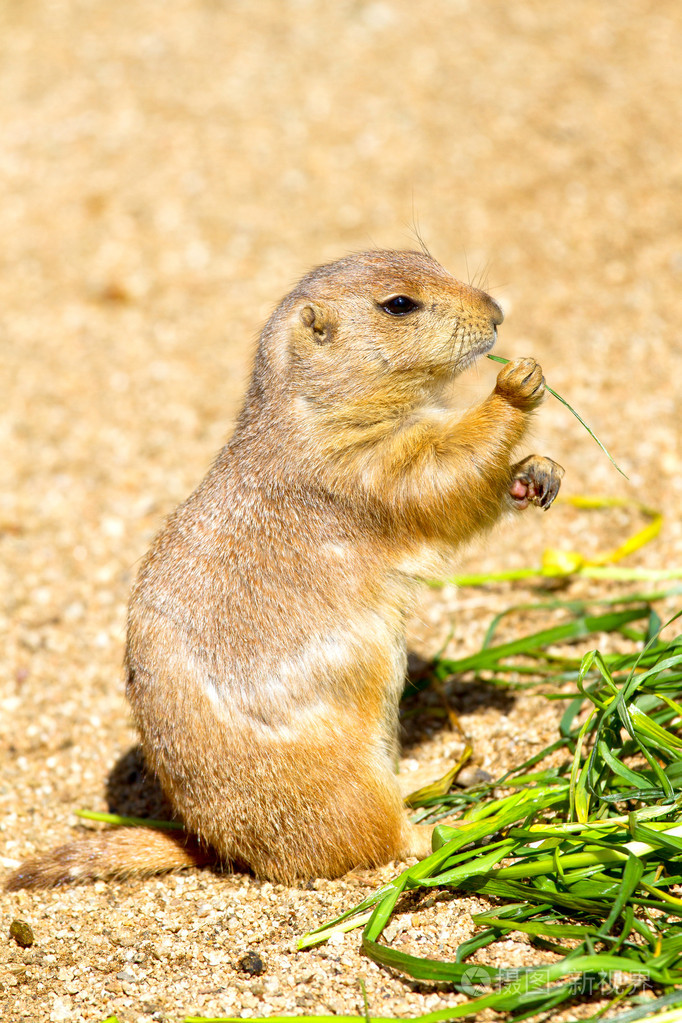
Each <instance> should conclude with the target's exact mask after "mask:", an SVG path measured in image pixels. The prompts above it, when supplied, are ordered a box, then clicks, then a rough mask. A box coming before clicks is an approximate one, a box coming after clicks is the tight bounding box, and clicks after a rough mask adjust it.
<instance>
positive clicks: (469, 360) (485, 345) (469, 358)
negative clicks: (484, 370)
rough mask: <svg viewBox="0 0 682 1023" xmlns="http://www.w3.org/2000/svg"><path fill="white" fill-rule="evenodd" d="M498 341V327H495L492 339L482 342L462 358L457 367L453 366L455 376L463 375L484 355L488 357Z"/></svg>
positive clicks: (456, 364)
mask: <svg viewBox="0 0 682 1023" xmlns="http://www.w3.org/2000/svg"><path fill="white" fill-rule="evenodd" d="M496 341H497V327H493V333H492V337H490V338H488V339H487V340H485V341H480V342H479V343H478V344H477V345H476V347H475V348H472V349H471V351H469V352H467V353H466V355H463V356H461V358H459V359H457V361H456V363H455V365H454V366H453V376H458V375H459V374H460V373H463V372H464V370H466V369H469V367H470V366H473V364H474V363H475V362H476V360H477V359H480V357H481V356H482V355H486V354H487V353H488V352H489V351H490V350H491V348H494V347H495V342H496Z"/></svg>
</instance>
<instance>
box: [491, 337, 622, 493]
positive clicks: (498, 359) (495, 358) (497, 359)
mask: <svg viewBox="0 0 682 1023" xmlns="http://www.w3.org/2000/svg"><path fill="white" fill-rule="evenodd" d="M487 357H488V358H489V359H492V360H493V362H501V363H503V365H506V364H507V363H508V362H509V359H503V358H502V356H501V355H490V354H488V356H487ZM545 387H546V388H547V390H548V391H549V393H550V394H553V395H554V397H555V398H556V399H557V401H560V402H561V404H562V405H565V406H566V408H567V409H568V411H569V412H572V413H573V415H574V416H575V418H576V419H577V420H578V422H579V423H580V424H581V425H582V426H584V427H585V429H586V430H587V432H588V433H589V435H590V437H591V438H592V440H594V441H596V442H597V444H598V445H599V447H600V448H601V449H602V451H603V452H604V454H605V455H606V457H607V458H608V460H609V461H610V462H611V464H612V465H614V466H615V467H616V469H617V470H618V472H619V473H620V474H621V476H625V479H628V476H627V474H626V473H624V472H623V470H622V469H621V467H620V466H619V465H618V463H617V462H616V460H615V459H614V458H613V457H612V456H611V455H610V453H609V452H608V451H607V449H606V448H605V446H604V445H603V444H602V442H601V441H600V440H599V437H597V435H596V434H595V433H594V432H593V431H592V430H590V428H589V426H588V425H587V423H586V422H585V420H584V419H583V418H582V416H580V415H579V414H578V413H577V412H576V410H575V409H574V408H573V406H572V405H569V404H568V402H567V401H566V399H565V398H562V397H561V395H560V394H557V392H556V391H553V390H552V388H551V387H549V386H548V385H547V384H545Z"/></svg>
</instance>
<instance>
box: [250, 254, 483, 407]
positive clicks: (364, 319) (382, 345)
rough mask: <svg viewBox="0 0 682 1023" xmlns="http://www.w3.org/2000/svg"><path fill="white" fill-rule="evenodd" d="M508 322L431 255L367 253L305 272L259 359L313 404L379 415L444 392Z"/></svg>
mask: <svg viewBox="0 0 682 1023" xmlns="http://www.w3.org/2000/svg"><path fill="white" fill-rule="evenodd" d="M501 322H502V311H501V309H500V308H499V306H498V305H497V303H496V302H494V301H493V299H492V298H490V297H489V296H488V295H486V294H485V293H484V292H482V291H479V290H478V289H476V288H473V287H471V286H469V285H466V284H462V283H461V282H460V281H457V280H456V279H455V278H454V277H452V276H451V275H450V274H449V273H447V271H446V270H444V269H443V267H441V266H440V265H439V264H438V263H437V262H436V261H435V260H434V259H432V258H431V257H430V256H427V255H425V254H424V253H421V252H400V251H375V252H364V253H359V254H356V255H352V256H347V257H345V258H344V259H340V260H338V261H337V262H335V263H330V264H327V265H326V266H321V267H318V268H317V269H316V270H313V271H312V272H311V273H309V274H307V275H306V276H305V277H304V278H303V279H302V280H301V281H300V283H299V284H298V285H297V287H296V288H295V289H294V290H293V291H292V292H291V293H290V294H289V295H288V296H287V297H286V298H285V299H284V301H283V302H282V304H281V305H280V306H279V308H278V309H277V310H276V311H275V313H274V315H273V317H272V318H271V320H270V321H269V323H268V325H267V327H266V329H265V331H264V332H263V337H262V339H261V349H260V351H259V358H260V360H261V364H262V365H263V364H267V365H268V367H269V369H270V370H271V371H274V372H275V374H276V376H277V378H278V383H279V384H280V386H282V385H283V386H284V390H285V391H286V392H287V393H288V395H289V396H290V397H291V398H294V399H297V400H298V401H299V402H304V403H307V404H308V405H309V406H311V409H314V408H315V407H318V408H319V409H320V410H325V409H326V410H328V411H331V410H332V409H333V408H335V410H336V411H337V412H343V411H345V412H346V413H347V414H352V410H354V409H355V410H357V411H360V409H362V412H363V416H362V418H365V415H369V416H370V418H371V416H372V412H374V414H376V415H377V416H379V417H380V416H381V415H382V414H388V413H389V412H393V413H396V412H399V411H400V410H401V409H405V408H409V407H414V406H415V405H418V404H420V403H422V402H424V401H427V400H428V399H429V397H432V396H433V395H434V394H436V393H438V392H439V391H440V390H441V389H442V387H443V385H444V384H445V383H446V382H447V381H449V380H451V379H452V378H453V377H454V376H456V375H457V374H458V373H460V372H462V371H463V370H464V369H466V368H467V366H469V365H470V364H471V363H472V362H473V361H474V359H475V358H476V357H478V356H479V355H482V354H483V353H485V352H487V351H489V350H490V349H491V348H492V346H493V345H494V343H495V339H496V327H497V325H498V324H500V323H501ZM257 371H258V362H257ZM269 375H271V374H269Z"/></svg>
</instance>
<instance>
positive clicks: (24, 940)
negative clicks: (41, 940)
mask: <svg viewBox="0 0 682 1023" xmlns="http://www.w3.org/2000/svg"><path fill="white" fill-rule="evenodd" d="M9 936H10V938H14V940H15V941H16V943H17V945H19V946H20V947H21V948H30V947H31V945H32V944H33V943H34V941H35V940H36V939H35V938H34V937H33V931H32V930H31V925H30V924H27V923H26V921H25V920H12V923H11V924H10V925H9Z"/></svg>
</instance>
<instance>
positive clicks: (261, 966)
mask: <svg viewBox="0 0 682 1023" xmlns="http://www.w3.org/2000/svg"><path fill="white" fill-rule="evenodd" d="M237 969H238V970H240V972H241V973H248V974H249V975H250V976H251V977H259V976H260V975H261V973H264V972H265V963H264V962H263V960H262V959H261V957H260V956H259V955H258V954H257V953H256V952H245V953H244V955H243V956H242V957H241V959H240V960H239V962H238V964H237Z"/></svg>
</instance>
